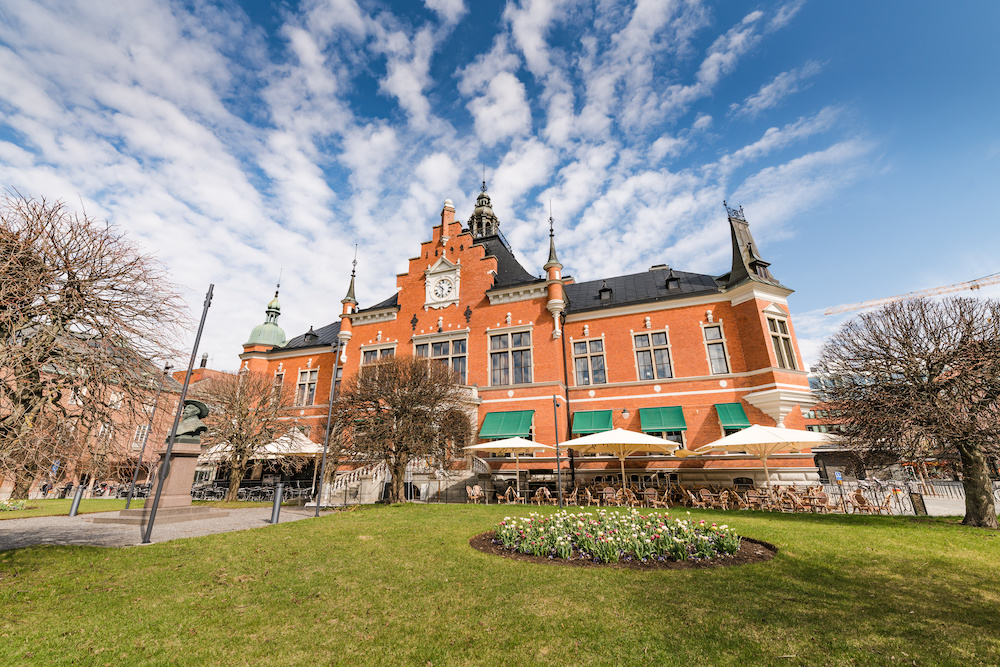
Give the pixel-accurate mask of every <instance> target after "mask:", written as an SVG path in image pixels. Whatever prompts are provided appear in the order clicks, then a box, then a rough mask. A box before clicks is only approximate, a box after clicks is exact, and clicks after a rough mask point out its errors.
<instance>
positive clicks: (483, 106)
mask: <svg viewBox="0 0 1000 667" xmlns="http://www.w3.org/2000/svg"><path fill="white" fill-rule="evenodd" d="M467 106H468V108H469V111H470V112H471V113H472V116H473V118H474V119H475V124H476V135H477V136H478V137H479V140H480V141H482V142H483V144H485V145H486V146H492V145H493V144H495V143H497V142H498V141H503V140H504V139H509V138H511V137H516V136H520V135H523V134H525V133H527V132H528V131H529V130H530V129H531V109H530V108H529V107H528V101H527V99H526V98H525V92H524V84H523V83H521V81H520V80H518V78H517V77H515V76H514V75H513V74H511V73H510V72H500V73H499V74H497V75H496V76H495V77H493V80H492V81H490V83H489V86H488V88H487V91H486V94H485V95H483V96H482V97H477V98H475V99H473V100H472V101H471V102H469V104H468V105H467Z"/></svg>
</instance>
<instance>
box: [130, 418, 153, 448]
mask: <svg viewBox="0 0 1000 667" xmlns="http://www.w3.org/2000/svg"><path fill="white" fill-rule="evenodd" d="M148 439H149V424H139V425H138V426H136V427H135V435H133V436H132V450H133V451H137V450H140V449H142V446H143V445H144V444H146V440H148Z"/></svg>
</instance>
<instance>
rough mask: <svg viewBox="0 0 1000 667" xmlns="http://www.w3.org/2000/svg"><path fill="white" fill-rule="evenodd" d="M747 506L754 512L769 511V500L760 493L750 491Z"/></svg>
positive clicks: (747, 496)
mask: <svg viewBox="0 0 1000 667" xmlns="http://www.w3.org/2000/svg"><path fill="white" fill-rule="evenodd" d="M746 501H747V505H748V506H749V508H750V509H752V510H763V509H767V500H766V498H765V497H764V496H762V495H761V494H760V493H759V492H758V491H756V490H754V489H750V490H749V491H747V494H746Z"/></svg>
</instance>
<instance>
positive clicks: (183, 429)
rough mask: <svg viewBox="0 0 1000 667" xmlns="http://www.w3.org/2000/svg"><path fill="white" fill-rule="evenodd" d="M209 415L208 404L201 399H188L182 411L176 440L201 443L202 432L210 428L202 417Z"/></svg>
mask: <svg viewBox="0 0 1000 667" xmlns="http://www.w3.org/2000/svg"><path fill="white" fill-rule="evenodd" d="M207 416H208V406H207V405H205V404H204V403H202V402H201V401H196V400H193V399H186V400H185V401H184V410H183V411H182V412H181V422H180V423H179V424H178V425H177V435H176V436H175V438H174V442H186V443H192V444H201V434H202V433H204V432H205V431H207V430H208V426H206V425H205V422H203V421H202V418H204V417H207Z"/></svg>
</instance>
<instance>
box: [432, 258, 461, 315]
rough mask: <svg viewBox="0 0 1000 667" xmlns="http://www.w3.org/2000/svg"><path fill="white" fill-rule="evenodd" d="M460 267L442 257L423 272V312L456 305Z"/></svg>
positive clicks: (459, 283)
mask: <svg viewBox="0 0 1000 667" xmlns="http://www.w3.org/2000/svg"><path fill="white" fill-rule="evenodd" d="M461 278H462V265H461V264H453V263H452V262H450V261H448V258H447V257H442V258H441V259H439V260H438V261H437V262H435V263H434V266H432V267H430V268H429V269H427V270H426V271H425V272H424V310H428V309H429V308H446V307H448V306H450V305H452V304H457V303H458V292H459V286H460V285H461Z"/></svg>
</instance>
